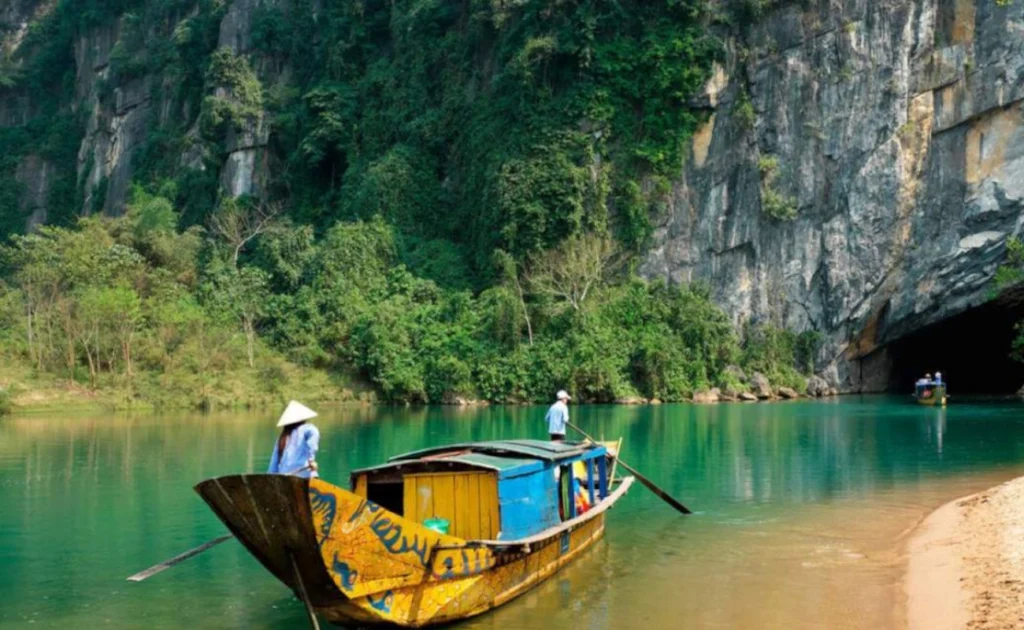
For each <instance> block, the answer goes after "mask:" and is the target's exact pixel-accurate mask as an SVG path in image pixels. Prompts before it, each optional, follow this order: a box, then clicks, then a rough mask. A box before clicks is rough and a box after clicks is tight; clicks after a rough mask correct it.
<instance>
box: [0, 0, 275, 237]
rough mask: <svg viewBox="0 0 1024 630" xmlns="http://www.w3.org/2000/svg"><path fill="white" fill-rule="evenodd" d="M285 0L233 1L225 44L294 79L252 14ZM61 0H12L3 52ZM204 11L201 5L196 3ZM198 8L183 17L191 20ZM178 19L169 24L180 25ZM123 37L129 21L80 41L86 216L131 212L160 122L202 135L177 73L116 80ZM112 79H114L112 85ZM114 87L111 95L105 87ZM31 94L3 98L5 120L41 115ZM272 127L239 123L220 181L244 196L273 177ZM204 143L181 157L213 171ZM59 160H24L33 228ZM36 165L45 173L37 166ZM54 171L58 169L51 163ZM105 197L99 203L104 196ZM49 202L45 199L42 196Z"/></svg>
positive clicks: (2, 26) (1, 34)
mask: <svg viewBox="0 0 1024 630" xmlns="http://www.w3.org/2000/svg"><path fill="white" fill-rule="evenodd" d="M283 2H284V0H262V1H261V0H233V1H232V2H230V5H229V7H228V10H227V12H226V14H225V16H224V18H223V19H222V21H221V28H220V37H219V41H218V45H219V46H220V47H226V48H230V49H231V50H232V51H233V52H235V53H236V54H247V55H251V61H252V63H253V66H254V69H255V71H256V73H257V75H258V76H260V78H261V79H263V80H264V81H265V82H271V81H280V80H287V77H288V76H289V69H288V67H287V66H286V65H284V63H283V62H281V61H270V60H266V59H263V58H262V56H261V55H259V53H258V51H253V50H252V24H251V22H252V18H253V16H254V15H255V12H256V9H257V8H258V6H259V5H261V4H264V5H265V4H268V3H269V4H278V3H283ZM54 4H55V3H53V2H48V1H46V0H12V2H10V3H9V4H8V5H7V6H6V7H4V8H0V53H3V54H7V53H9V52H10V51H12V50H14V49H16V48H17V45H18V44H20V42H21V40H22V39H23V38H24V34H25V33H27V29H28V28H29V26H30V25H31V24H32V23H34V22H37V21H39V20H40V19H42V18H43V17H44V15H45V12H46V11H49V10H51V9H52V8H53V6H54ZM194 10H197V9H194ZM190 16H191V14H190V13H188V12H184V13H182V14H180V15H179V19H180V20H185V19H188V18H189V17H190ZM174 26H175V25H174V24H171V25H169V26H168V28H172V29H173V27H174ZM120 36H121V24H120V22H115V23H113V24H111V25H108V26H103V27H97V28H93V29H91V30H89V31H87V32H85V33H83V34H82V35H81V36H80V37H79V38H78V40H77V41H76V42H75V47H74V57H75V70H76V72H75V102H74V108H75V109H76V110H79V111H82V112H84V116H85V119H86V130H85V136H84V137H83V139H82V143H81V146H80V148H79V152H78V164H77V171H78V181H79V183H80V185H81V186H82V190H83V192H84V203H83V207H82V214H89V213H90V212H93V211H103V212H106V213H108V214H118V213H120V212H122V211H123V210H124V204H125V201H126V199H127V196H128V192H129V186H130V184H131V181H132V177H133V172H132V158H133V156H134V155H135V153H136V151H137V149H138V148H139V147H141V146H142V145H143V143H144V141H145V140H146V138H147V137H148V136H149V134H151V133H152V132H153V131H154V129H155V125H157V126H163V125H167V124H178V125H185V126H188V125H194V129H193V131H192V132H190V133H189V138H190V139H191V140H193V141H194V140H195V139H197V138H198V125H197V124H196V123H197V115H198V112H196V111H187V109H188V108H182V109H185V110H186V111H177V110H175V108H172V107H171V106H170V105H171V100H170V99H161V98H160V96H159V95H161V94H163V95H172V94H174V93H175V89H176V86H175V84H174V81H175V80H176V79H175V78H174V77H172V76H170V75H168V76H164V75H163V74H160V73H157V74H151V75H146V76H141V77H134V78H131V79H124V80H114V78H113V77H112V75H111V73H110V65H109V64H110V54H111V51H112V50H113V49H114V46H115V44H117V42H118V40H119V38H120ZM108 82H109V83H111V84H110V85H107V83H108ZM107 90H109V94H110V95H112V96H107V97H105V98H101V93H103V92H105V91H107ZM33 106H34V105H33V103H32V98H31V94H15V95H12V96H11V97H9V98H8V97H6V96H5V98H2V99H0V126H14V125H20V124H24V123H25V122H26V121H27V120H28V119H29V118H31V116H32V115H33ZM268 137H269V132H268V130H267V129H266V126H265V124H264V123H263V120H262V118H260V119H259V120H255V121H253V122H252V124H250V125H248V126H247V127H246V128H244V129H240V130H238V129H231V130H229V132H228V136H227V137H225V138H224V143H223V144H224V147H225V150H226V154H225V155H223V156H220V157H221V159H222V164H221V166H220V171H219V174H220V181H221V185H222V188H223V190H224V192H225V194H227V195H230V196H240V195H244V194H254V193H259V192H261V191H262V190H263V188H264V185H265V183H266V181H267V179H268V178H269V169H270V168H271V166H270V156H269V151H268V149H267V145H268ZM200 147H201V145H200V143H198V142H192V143H191V145H190V146H189V147H187V148H186V149H185V150H184V152H183V154H182V155H181V159H180V163H181V164H182V165H186V166H189V167H192V168H197V169H205V168H206V160H205V158H207V157H209V156H208V155H206V154H205V153H203V152H202V150H201V148H200ZM52 166H53V165H45V164H40V163H39V159H38V158H37V157H35V156H28V157H26V158H25V159H24V160H22V163H21V164H20V165H19V169H18V172H17V177H18V179H19V181H20V182H21V183H22V184H23V186H24V188H25V190H26V195H25V198H23V202H22V210H23V212H24V213H25V216H26V220H27V222H28V227H29V228H31V227H33V226H35V225H38V224H39V223H41V222H43V221H45V218H46V214H47V213H46V205H45V199H46V198H47V196H48V192H49V184H48V182H49V181H50V179H52V177H48V175H49V172H48V171H47V170H46V168H48V167H52ZM36 169H41V170H38V172H35V170H36ZM51 170H52V168H51ZM99 199H102V200H103V203H102V204H99V203H98V200H99ZM39 200H43V201H41V202H40V201H39Z"/></svg>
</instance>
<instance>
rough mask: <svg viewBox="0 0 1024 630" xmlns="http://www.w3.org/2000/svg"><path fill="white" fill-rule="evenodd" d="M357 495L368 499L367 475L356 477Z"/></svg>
mask: <svg viewBox="0 0 1024 630" xmlns="http://www.w3.org/2000/svg"><path fill="white" fill-rule="evenodd" d="M355 495H356V496H359V497H363V498H364V499H365V498H366V496H367V495H366V475H359V476H358V477H356V491H355Z"/></svg>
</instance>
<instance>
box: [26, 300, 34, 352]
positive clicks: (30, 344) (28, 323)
mask: <svg viewBox="0 0 1024 630" xmlns="http://www.w3.org/2000/svg"><path fill="white" fill-rule="evenodd" d="M25 326H26V328H27V329H28V330H27V332H28V360H29V363H35V360H36V355H35V346H34V345H33V341H34V340H35V335H33V334H32V303H31V302H29V301H26V302H25Z"/></svg>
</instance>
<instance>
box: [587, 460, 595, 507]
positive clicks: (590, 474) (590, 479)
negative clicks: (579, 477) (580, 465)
mask: <svg viewBox="0 0 1024 630" xmlns="http://www.w3.org/2000/svg"><path fill="white" fill-rule="evenodd" d="M587 492H588V494H590V505H594V504H595V503H597V501H595V500H594V462H593V460H591V461H589V462H587Z"/></svg>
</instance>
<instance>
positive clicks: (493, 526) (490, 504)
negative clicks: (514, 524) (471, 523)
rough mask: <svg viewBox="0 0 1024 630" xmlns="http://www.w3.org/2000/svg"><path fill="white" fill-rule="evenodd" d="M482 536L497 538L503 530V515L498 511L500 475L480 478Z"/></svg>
mask: <svg viewBox="0 0 1024 630" xmlns="http://www.w3.org/2000/svg"><path fill="white" fill-rule="evenodd" d="M480 505H481V509H482V514H483V515H484V516H481V518H480V537H481V538H483V537H485V536H488V537H490V538H491V539H494V538H497V537H498V533H499V532H500V531H501V517H500V512H499V511H498V476H497V475H496V474H488V475H484V476H483V477H481V478H480Z"/></svg>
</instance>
